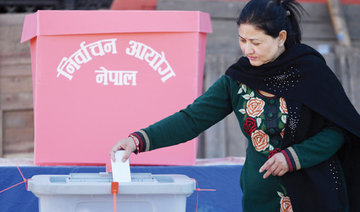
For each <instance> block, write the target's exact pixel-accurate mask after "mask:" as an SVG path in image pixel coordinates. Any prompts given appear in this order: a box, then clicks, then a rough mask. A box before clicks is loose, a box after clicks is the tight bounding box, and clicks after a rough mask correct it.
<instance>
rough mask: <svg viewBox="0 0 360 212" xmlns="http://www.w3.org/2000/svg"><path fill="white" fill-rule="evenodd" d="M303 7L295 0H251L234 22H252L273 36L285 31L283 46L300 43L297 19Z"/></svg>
mask: <svg viewBox="0 0 360 212" xmlns="http://www.w3.org/2000/svg"><path fill="white" fill-rule="evenodd" d="M303 12H306V11H305V10H304V8H303V7H302V6H301V5H300V4H299V3H298V2H296V1H295V0H251V1H250V2H248V3H247V4H246V6H245V7H244V9H243V10H242V12H241V14H240V16H239V17H238V19H237V21H236V23H237V24H238V25H239V26H240V24H244V23H247V24H252V25H254V26H256V27H257V28H258V29H260V30H263V31H264V32H265V34H267V35H270V36H271V37H273V38H276V37H278V36H279V32H280V31H281V30H285V31H286V32H287V37H286V42H285V47H289V46H292V45H293V44H296V43H300V41H301V29H300V25H299V20H300V18H301V15H302V14H303Z"/></svg>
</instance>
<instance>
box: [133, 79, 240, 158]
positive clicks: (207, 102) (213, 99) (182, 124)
mask: <svg viewBox="0 0 360 212" xmlns="http://www.w3.org/2000/svg"><path fill="white" fill-rule="evenodd" d="M231 83H236V82H234V81H233V80H232V79H230V78H229V77H228V76H225V75H224V76H222V77H220V78H219V79H218V80H217V81H216V82H215V83H214V84H213V85H212V86H211V87H210V88H209V89H208V90H207V91H206V92H205V93H204V94H203V95H201V96H200V97H198V98H197V99H196V100H195V101H194V102H193V103H192V104H190V105H188V106H187V107H186V108H185V109H183V110H181V111H179V112H176V113H175V114H173V115H171V116H169V117H167V118H164V119H162V120H160V121H158V122H156V123H154V124H152V125H150V126H149V127H147V128H145V129H142V130H140V131H137V132H134V133H133V134H132V135H135V136H136V137H137V138H138V140H139V141H140V152H143V151H149V150H153V149H157V148H161V147H166V146H171V145H175V144H179V143H182V142H186V141H188V140H191V139H193V138H195V137H196V136H198V135H199V134H200V133H201V132H203V131H204V130H206V129H207V128H209V127H211V126H212V125H214V124H215V123H217V122H219V121H220V120H222V119H223V118H225V117H226V116H227V115H228V114H230V113H231V112H232V102H231V94H230V93H231V92H230V84H231Z"/></svg>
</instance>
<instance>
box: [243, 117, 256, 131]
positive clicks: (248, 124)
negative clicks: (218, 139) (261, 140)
mask: <svg viewBox="0 0 360 212" xmlns="http://www.w3.org/2000/svg"><path fill="white" fill-rule="evenodd" d="M255 130H256V121H255V119H253V118H250V117H247V118H246V119H245V122H244V131H245V133H246V134H248V136H251V133H253V132H254V131H255Z"/></svg>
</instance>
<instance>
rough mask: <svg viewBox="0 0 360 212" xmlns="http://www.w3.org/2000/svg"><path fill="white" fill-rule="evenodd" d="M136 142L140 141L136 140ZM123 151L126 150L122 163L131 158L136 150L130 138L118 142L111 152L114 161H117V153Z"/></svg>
mask: <svg viewBox="0 0 360 212" xmlns="http://www.w3.org/2000/svg"><path fill="white" fill-rule="evenodd" d="M134 139H135V138H134ZM136 142H139V141H137V140H136ZM121 149H123V150H125V152H124V156H123V158H122V161H123V162H125V161H126V160H127V159H128V158H129V157H130V155H131V153H132V152H134V151H135V150H136V145H135V142H134V140H133V139H132V138H129V137H128V138H124V139H121V140H119V141H117V142H116V144H115V145H114V146H113V147H112V148H111V151H110V157H111V160H112V161H115V152H116V151H118V150H121Z"/></svg>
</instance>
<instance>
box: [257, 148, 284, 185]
mask: <svg viewBox="0 0 360 212" xmlns="http://www.w3.org/2000/svg"><path fill="white" fill-rule="evenodd" d="M265 170H266V172H265V174H264V175H263V178H264V179H266V178H267V177H269V176H270V175H273V176H283V175H284V174H285V173H286V172H288V171H289V166H288V164H287V162H286V159H285V157H284V155H283V154H282V153H277V154H275V155H274V156H273V157H271V158H270V159H268V160H267V161H266V162H265V163H264V165H263V166H262V167H261V168H260V170H259V172H260V173H262V172H264V171H265Z"/></svg>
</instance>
